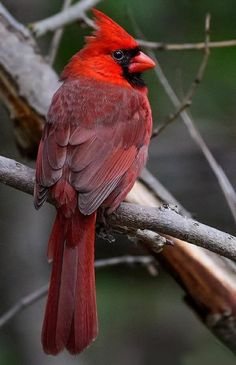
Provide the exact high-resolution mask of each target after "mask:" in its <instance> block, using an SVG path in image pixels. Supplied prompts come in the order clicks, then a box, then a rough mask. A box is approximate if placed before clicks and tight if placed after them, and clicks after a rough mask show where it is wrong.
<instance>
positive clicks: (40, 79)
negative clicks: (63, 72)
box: [0, 4, 58, 156]
mask: <svg viewBox="0 0 236 365" xmlns="http://www.w3.org/2000/svg"><path fill="white" fill-rule="evenodd" d="M0 39H2V40H4V41H1V42H0V97H1V98H2V99H3V101H4V103H5V104H6V106H7V107H8V109H9V111H10V114H11V117H12V119H13V120H14V122H15V128H16V133H15V134H16V140H17V144H18V145H19V146H20V148H21V150H23V151H24V152H25V153H26V154H27V155H30V156H35V155H36V150H37V145H38V142H39V139H40V137H41V133H42V126H43V117H44V116H45V114H46V110H47V109H48V106H49V103H50V100H51V97H52V95H53V93H54V92H55V90H56V88H57V87H58V76H57V75H56V73H55V72H54V71H53V70H52V68H51V67H50V66H49V65H48V64H47V63H46V62H45V61H44V59H43V57H42V56H41V55H40V54H39V52H38V50H37V48H36V45H35V42H34V40H33V38H32V37H31V35H30V33H29V31H28V30H27V28H25V27H24V26H23V25H21V24H19V23H17V22H16V20H15V19H14V18H12V17H11V16H10V14H9V13H8V12H7V10H6V9H5V8H4V7H3V5H1V4H0Z"/></svg>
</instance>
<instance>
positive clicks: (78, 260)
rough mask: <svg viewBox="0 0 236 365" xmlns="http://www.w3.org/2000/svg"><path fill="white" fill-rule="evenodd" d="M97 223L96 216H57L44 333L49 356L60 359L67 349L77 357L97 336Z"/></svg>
mask: <svg viewBox="0 0 236 365" xmlns="http://www.w3.org/2000/svg"><path fill="white" fill-rule="evenodd" d="M95 221H96V213H93V214H92V215H90V216H84V215H82V214H81V213H80V212H79V211H78V210H76V212H75V214H74V215H73V216H72V217H71V218H67V219H66V218H65V217H64V216H63V214H62V213H61V211H60V210H59V211H58V213H57V217H56V221H55V223H54V226H53V230H52V233H51V236H50V240H49V257H53V268H52V274H51V283H50V288H49V294H48V301H47V306H46V312H45V318H44V324H43V331H42V344H43V348H44V351H45V352H46V353H49V354H53V355H56V354H58V353H59V352H60V351H62V350H63V349H64V348H65V347H66V348H67V349H68V350H69V351H70V352H71V353H73V354H76V353H79V352H81V351H82V350H83V349H84V348H86V347H87V346H88V345H89V344H90V343H91V341H92V340H93V339H95V338H96V336H97V331H98V330H97V328H98V326H97V311H96V293H95V275H94V234H95V233H94V232H95Z"/></svg>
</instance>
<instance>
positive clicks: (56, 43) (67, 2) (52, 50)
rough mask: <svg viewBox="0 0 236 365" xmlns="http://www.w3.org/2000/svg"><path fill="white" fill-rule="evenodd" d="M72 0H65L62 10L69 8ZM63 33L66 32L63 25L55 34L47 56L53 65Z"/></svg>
mask: <svg viewBox="0 0 236 365" xmlns="http://www.w3.org/2000/svg"><path fill="white" fill-rule="evenodd" d="M72 1H73V0H64V1H63V5H62V11H63V10H66V9H67V8H69V6H70V5H71V3H72ZM63 33H64V28H63V27H62V28H58V29H57V30H56V31H55V33H54V35H53V38H52V42H51V46H50V50H49V52H48V57H47V59H48V62H49V64H50V65H53V63H54V61H55V58H56V55H57V52H58V48H59V46H60V42H61V38H62V36H63Z"/></svg>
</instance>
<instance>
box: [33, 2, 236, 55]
mask: <svg viewBox="0 0 236 365" xmlns="http://www.w3.org/2000/svg"><path fill="white" fill-rule="evenodd" d="M99 1H101V0H97V1H96V0H88V1H81V2H80V3H82V4H81V5H79V4H80V3H78V4H75V5H73V6H71V7H70V8H69V9H67V10H64V11H62V12H59V13H57V14H56V15H53V16H51V17H49V18H47V19H44V20H41V21H38V22H36V23H33V24H31V25H30V27H31V29H32V30H33V32H34V33H35V35H36V36H37V37H40V36H42V35H44V34H46V33H47V32H52V31H55V30H56V29H58V28H62V27H64V26H66V25H68V24H71V23H73V22H75V21H77V20H80V19H81V20H84V21H85V22H86V24H87V25H88V26H90V27H92V28H94V23H93V21H92V20H91V19H90V18H88V17H87V16H86V14H85V13H86V11H88V10H89V9H91V8H92V7H93V6H95V5H96V4H97V3H98V2H99ZM137 41H138V43H139V44H140V46H143V47H147V48H149V49H155V50H160V51H183V50H202V49H204V48H205V43H204V42H199V43H182V44H168V43H164V42H150V41H147V40H145V39H137ZM235 46H236V39H230V40H225V41H215V42H209V48H222V47H235Z"/></svg>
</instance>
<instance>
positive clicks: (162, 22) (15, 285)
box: [0, 0, 236, 365]
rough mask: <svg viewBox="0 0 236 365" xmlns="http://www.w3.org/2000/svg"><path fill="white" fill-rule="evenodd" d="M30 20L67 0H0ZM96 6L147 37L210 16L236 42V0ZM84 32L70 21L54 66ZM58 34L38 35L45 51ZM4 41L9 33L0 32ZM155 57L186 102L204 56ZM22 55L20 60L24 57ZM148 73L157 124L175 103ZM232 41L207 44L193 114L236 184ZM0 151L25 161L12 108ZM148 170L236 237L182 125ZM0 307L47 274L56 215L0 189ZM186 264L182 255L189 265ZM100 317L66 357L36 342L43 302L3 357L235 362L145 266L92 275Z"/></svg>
mask: <svg viewBox="0 0 236 365" xmlns="http://www.w3.org/2000/svg"><path fill="white" fill-rule="evenodd" d="M2 3H3V4H4V5H5V6H6V7H7V8H8V9H9V11H10V12H12V14H13V15H14V16H15V17H16V18H17V19H18V20H20V21H22V22H23V23H24V24H28V23H30V22H33V21H36V20H39V19H42V18H45V17H47V16H49V15H52V14H54V13H55V12H56V11H58V10H59V9H60V8H61V5H62V4H61V0H60V1H59V0H51V1H43V0H34V1H32V0H17V1H16V0H4V1H2ZM98 8H99V9H100V10H103V11H104V12H106V13H107V14H108V15H109V16H111V17H112V18H114V19H115V20H116V21H117V22H119V24H121V25H122V26H124V27H125V28H126V29H127V30H128V31H129V32H130V33H132V34H134V33H133V27H132V22H131V21H130V18H129V16H128V15H127V14H128V11H130V12H132V15H133V17H134V19H135V20H136V22H137V23H138V24H139V27H140V28H141V30H142V31H143V33H144V34H145V36H146V38H147V39H148V40H153V41H163V42H168V43H175V42H176V43H185V42H198V41H203V40H204V19H205V14H206V12H210V13H211V15H212V26H211V38H212V40H225V39H232V38H236V3H235V0H225V1H224V2H223V1H215V0H204V1H203V0H200V1H190V0H147V1H141V0H129V1H125V0H120V1H115V0H109V1H108V0H106V1H105V0H104V1H102V2H101V3H100V4H99V6H98ZM88 33H89V30H88V29H81V27H80V26H79V25H78V24H74V25H71V26H69V27H67V28H66V31H65V34H64V36H63V39H62V43H61V47H60V50H59V53H58V57H57V59H56V63H55V67H56V70H57V71H58V72H60V71H61V70H62V68H63V66H64V65H65V64H66V63H67V61H68V60H69V58H70V57H71V56H72V55H73V54H74V53H75V52H76V51H77V50H78V49H79V48H80V47H81V46H82V44H83V36H84V35H86V34H88ZM50 39H51V35H47V36H45V37H44V38H42V39H40V40H39V44H40V47H41V49H42V52H43V54H45V55H46V54H47V51H48V47H49V44H50ZM1 41H2V40H1ZM156 56H157V59H158V62H159V63H160V65H161V66H162V67H163V69H164V71H165V72H166V74H167V76H168V78H169V80H170V82H171V84H172V85H173V87H174V89H175V90H176V92H177V94H178V95H179V97H180V98H181V97H182V96H183V95H184V94H185V92H186V91H187V90H188V87H189V86H190V84H191V82H192V81H193V79H194V77H195V75H196V72H197V69H198V66H199V63H200V62H201V58H202V53H201V52H199V51H183V52H174V51H173V52H171V51H168V52H167V51H166V52H165V51H159V52H156ZM22 62H23V60H22ZM145 77H146V81H147V84H148V86H149V90H150V101H151V105H152V109H153V117H154V121H155V123H158V122H161V121H163V118H164V117H165V116H166V115H168V114H169V113H170V112H172V111H173V110H174V109H173V107H172V105H171V103H170V101H169V100H168V98H167V97H166V95H165V93H164V91H163V90H162V87H161V85H160V84H159V83H158V81H157V80H156V77H155V75H154V72H152V71H151V72H149V73H148V75H147V76H145ZM235 85H236V47H234V48H222V49H214V50H212V51H211V55H210V59H209V63H208V67H207V71H206V74H205V77H204V80H203V82H202V83H201V85H200V86H199V88H198V90H197V93H196V95H195V97H194V100H193V105H192V107H191V114H192V115H193V117H194V120H195V121H196V124H197V126H198V128H199V129H200V130H201V132H202V134H203V136H204V138H205V140H206V141H207V143H208V146H209V147H210V149H211V151H212V152H213V154H214V156H215V157H216V158H217V160H218V162H219V163H220V164H221V165H222V166H223V167H224V170H225V171H226V173H227V175H228V177H229V178H230V180H231V182H232V184H233V185H234V186H235V187H236V168H235V137H236V128H235V118H236V103H235V100H236V86H235ZM1 120H2V123H1V125H0V153H1V154H2V155H4V156H8V157H11V158H15V159H17V160H21V161H23V162H24V163H27V164H28V165H30V164H31V165H33V163H32V162H30V161H26V160H23V159H22V157H21V156H20V155H19V153H18V151H17V149H16V147H15V143H14V138H13V127H12V124H11V123H10V121H9V117H8V114H7V113H6V111H5V109H4V108H1ZM148 167H149V168H150V170H151V171H152V172H153V173H154V174H155V175H156V176H157V177H158V178H159V179H160V180H161V181H162V183H163V184H164V185H165V186H166V187H167V188H168V189H169V190H170V191H171V192H172V193H173V194H174V195H175V196H176V198H177V199H178V200H179V201H181V203H182V204H183V205H184V206H185V207H186V208H187V209H188V210H189V211H191V212H192V213H193V215H194V216H195V217H196V218H197V219H198V220H200V221H202V222H204V223H206V224H210V225H212V226H215V227H218V228H220V229H223V230H225V231H229V232H232V233H234V234H235V227H234V225H233V220H232V218H231V215H230V213H229V210H228V208H227V205H226V203H225V200H224V198H223V196H222V193H221V191H220V189H219V187H218V184H217V182H216V180H215V177H214V175H213V173H212V172H211V170H210V169H209V166H208V164H207V163H206V161H205V160H204V158H203V156H202V154H201V152H200V151H199V149H198V147H196V145H195V144H194V142H193V141H192V140H191V139H190V137H189V134H188V132H187V131H186V129H185V127H184V126H183V125H182V123H181V121H179V120H178V121H176V122H175V123H174V124H173V125H171V126H170V127H169V128H168V129H167V130H166V131H164V132H163V134H161V135H160V137H159V138H158V139H155V140H153V141H152V144H151V148H150V158H149V162H148ZM0 199H1V205H0V230H1V235H0V292H1V301H0V310H1V312H4V311H5V310H6V309H8V308H9V306H10V305H12V304H14V303H15V302H16V301H17V300H18V299H19V298H20V297H21V296H23V295H26V294H28V293H30V292H31V291H33V290H35V289H36V288H38V287H39V286H40V285H43V284H44V283H46V282H47V281H48V277H49V266H48V264H47V262H46V244H47V238H48V235H49V231H50V227H51V224H52V219H53V215H54V211H53V209H52V208H51V207H48V206H47V207H46V206H45V207H44V208H43V209H42V210H41V211H40V212H35V211H34V208H33V204H32V198H31V197H29V196H26V195H24V194H21V193H19V192H17V191H14V190H12V189H10V188H7V187H5V186H2V185H1V186H0ZM96 251H97V257H110V256H116V255H119V254H126V253H138V251H137V249H136V248H135V247H133V245H132V244H130V243H128V242H127V241H126V240H124V238H122V237H119V239H118V240H117V241H116V242H115V243H113V244H110V243H107V242H105V243H104V242H99V243H98V245H97V249H96ZM187 264H188V263H186V265H187ZM97 296H98V307H99V308H98V310H99V318H100V334H99V337H98V340H97V341H96V342H95V343H94V344H93V345H92V346H91V347H90V348H89V349H88V350H87V351H85V352H84V353H83V354H82V355H81V356H79V357H71V356H69V355H67V354H66V353H63V354H61V355H60V356H58V357H56V358H54V357H48V356H45V355H44V354H43V352H42V350H41V344H40V331H41V322H42V318H43V310H44V304H45V301H44V300H41V301H40V302H38V303H37V304H35V305H33V306H32V307H30V308H28V309H27V310H26V311H24V312H22V313H21V314H19V315H18V316H17V317H16V318H15V319H14V320H12V321H11V322H9V323H8V324H7V325H6V326H5V327H4V328H2V329H1V331H0V364H3V365H15V364H16V365H18V364H24V365H25V364H27V365H28V364H32V365H42V364H44V365H49V364H57V365H60V364H68V365H70V364H81V365H90V364H96V365H108V364H112V365H118V364H119V365H120V364H122V365H128V364H136V365H143V364H148V365H149V364H156V363H159V364H163V363H164V364H166V365H172V364H174V365H178V364H182V365H195V364H199V363H201V364H202V365H205V364H208V365H211V364H214V365H221V364H222V363H224V364H225V365H231V364H234V363H235V358H234V357H233V355H232V354H231V353H230V352H229V351H228V350H227V349H226V348H225V347H224V346H223V345H221V344H220V343H219V342H218V341H217V340H216V339H215V338H214V337H213V336H212V335H211V334H210V333H209V331H208V330H207V329H206V328H205V327H204V326H203V325H202V324H201V323H200V322H199V320H198V318H196V316H195V315H194V313H192V311H191V310H190V309H189V308H188V307H187V305H186V304H185V303H184V300H183V299H184V293H183V291H182V290H181V289H180V288H179V287H178V286H177V285H176V284H175V282H174V281H173V280H172V278H171V277H170V276H169V275H168V274H166V273H165V272H164V271H163V270H162V269H160V274H159V276H158V277H157V278H153V277H151V276H150V275H149V274H148V273H147V272H146V271H145V270H144V269H141V268H125V267H122V268H117V267H116V268H112V269H104V270H100V271H98V272H97Z"/></svg>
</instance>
